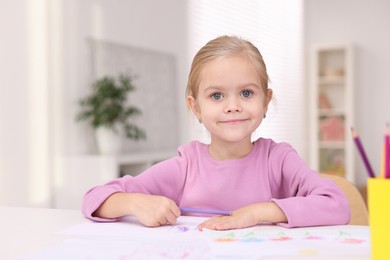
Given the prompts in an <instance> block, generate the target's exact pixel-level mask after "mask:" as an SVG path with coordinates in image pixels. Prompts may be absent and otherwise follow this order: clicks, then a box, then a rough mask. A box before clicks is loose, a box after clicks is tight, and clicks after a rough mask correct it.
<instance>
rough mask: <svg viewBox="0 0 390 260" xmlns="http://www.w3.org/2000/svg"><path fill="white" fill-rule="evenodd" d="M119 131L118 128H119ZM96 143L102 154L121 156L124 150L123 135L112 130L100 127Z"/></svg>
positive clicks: (96, 133) (97, 131) (97, 130)
mask: <svg viewBox="0 0 390 260" xmlns="http://www.w3.org/2000/svg"><path fill="white" fill-rule="evenodd" d="M117 129H118V128H117ZM95 135H96V143H97V148H98V151H99V153H100V154H106V155H112V154H120V153H121V152H122V150H123V147H122V144H123V134H122V132H121V131H115V130H114V129H111V128H106V127H99V128H97V129H96V132H95Z"/></svg>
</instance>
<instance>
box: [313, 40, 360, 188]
mask: <svg viewBox="0 0 390 260" xmlns="http://www.w3.org/2000/svg"><path fill="white" fill-rule="evenodd" d="M310 58H311V59H310V62H311V64H310V66H309V67H310V68H311V69H312V70H311V71H310V82H309V85H310V86H309V97H310V156H311V157H310V166H311V167H312V168H313V169H314V170H317V171H318V172H336V173H337V174H338V175H341V176H343V177H345V178H347V179H348V180H350V181H351V182H354V181H355V171H354V162H353V158H354V156H353V152H354V150H353V149H354V147H353V141H352V138H348V136H349V135H350V131H349V129H350V126H352V125H354V111H353V103H354V102H353V96H354V95H353V93H354V89H353V88H354V83H353V78H354V76H353V73H354V71H353V67H354V66H353V62H354V61H353V47H352V45H349V44H338V45H315V46H312V49H311V54H310ZM325 140H326V141H325ZM333 140H334V141H333ZM336 140H337V141H336ZM339 140H341V141H339Z"/></svg>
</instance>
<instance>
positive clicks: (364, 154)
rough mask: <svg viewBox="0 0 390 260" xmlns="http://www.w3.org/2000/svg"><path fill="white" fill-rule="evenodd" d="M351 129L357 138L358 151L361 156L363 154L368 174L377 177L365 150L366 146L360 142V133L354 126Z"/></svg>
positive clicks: (353, 135) (354, 137)
mask: <svg viewBox="0 0 390 260" xmlns="http://www.w3.org/2000/svg"><path fill="white" fill-rule="evenodd" d="M351 131H352V137H353V139H354V140H355V144H356V147H357V148H358V151H359V153H360V156H361V157H362V159H363V163H364V165H365V166H366V169H367V173H368V175H369V176H370V178H375V174H374V171H373V170H372V168H371V164H370V162H369V161H368V158H367V156H366V153H365V152H364V148H363V145H362V143H361V142H360V138H359V135H358V133H357V132H356V131H355V130H354V129H353V128H352V127H351Z"/></svg>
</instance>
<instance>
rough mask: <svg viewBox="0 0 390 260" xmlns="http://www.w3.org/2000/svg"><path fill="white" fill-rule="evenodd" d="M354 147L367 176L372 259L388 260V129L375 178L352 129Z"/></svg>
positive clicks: (389, 164)
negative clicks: (380, 163)
mask: <svg viewBox="0 0 390 260" xmlns="http://www.w3.org/2000/svg"><path fill="white" fill-rule="evenodd" d="M352 136H353V138H354V141H355V144H356V147H357V149H358V151H359V153H360V156H361V158H362V161H363V163H364V165H365V167H366V170H367V174H368V177H369V178H368V184H367V189H368V212H369V222H370V232H371V252H372V253H371V255H372V259H374V260H378V259H390V244H389V241H388V236H389V234H390V204H389V201H390V127H389V124H387V125H386V130H385V137H384V142H383V149H382V166H381V174H380V176H378V177H376V176H375V174H374V172H373V170H372V168H371V165H370V163H369V161H368V158H367V156H366V154H365V151H364V149H363V145H362V143H361V141H360V138H359V135H358V134H357V132H356V131H355V130H354V129H352Z"/></svg>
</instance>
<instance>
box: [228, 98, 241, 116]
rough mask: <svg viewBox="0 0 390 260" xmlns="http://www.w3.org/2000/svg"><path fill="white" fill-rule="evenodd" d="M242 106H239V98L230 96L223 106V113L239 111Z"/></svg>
mask: <svg viewBox="0 0 390 260" xmlns="http://www.w3.org/2000/svg"><path fill="white" fill-rule="evenodd" d="M241 110H242V108H241V106H240V102H239V100H237V99H236V98H230V99H229V100H227V103H226V107H225V113H232V112H241Z"/></svg>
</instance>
